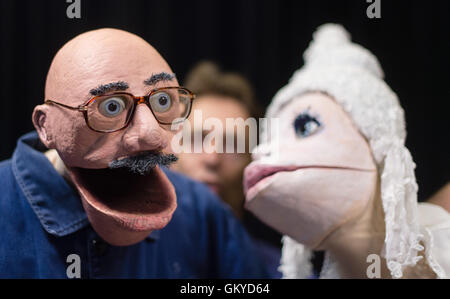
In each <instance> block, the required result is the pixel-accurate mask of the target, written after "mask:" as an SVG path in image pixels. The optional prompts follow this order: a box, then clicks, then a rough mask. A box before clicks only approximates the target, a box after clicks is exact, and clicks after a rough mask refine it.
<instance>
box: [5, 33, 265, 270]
mask: <svg viewBox="0 0 450 299" xmlns="http://www.w3.org/2000/svg"><path fill="white" fill-rule="evenodd" d="M193 99H194V95H193V94H192V93H191V92H190V91H189V90H187V89H185V88H182V87H180V86H179V85H178V82H177V80H176V78H175V75H174V74H173V72H172V70H171V69H170V67H169V65H168V64H167V63H166V61H164V59H163V58H162V57H161V55H160V54H159V53H158V52H157V51H156V50H155V49H154V48H153V47H152V46H151V45H149V44H148V43H147V42H145V41H144V40H143V39H141V38H140V37H138V36H136V35H133V34H130V33H128V32H125V31H121V30H116V29H100V30H95V31H90V32H87V33H84V34H81V35H79V36H77V37H76V38H74V39H73V40H71V41H69V42H68V43H67V44H66V45H64V46H63V48H62V49H61V50H60V51H59V52H58V53H57V54H56V56H55V58H54V60H53V62H52V64H51V66H50V69H49V72H48V76H47V81H46V86H45V101H44V103H43V104H42V105H39V106H37V107H36V108H35V109H34V112H33V116H32V121H33V124H34V126H35V128H36V132H32V133H29V134H27V135H25V136H23V137H22V138H20V139H19V141H18V143H17V148H16V149H15V152H14V154H13V156H12V158H11V159H10V160H6V161H3V162H1V163H0V194H1V195H0V226H1V227H2V233H1V234H0V277H7V278H67V277H68V273H71V271H72V272H73V273H72V274H73V275H69V276H74V277H81V278H109V277H110V278H136V277H137V278H209V277H214V278H245V277H253V278H258V277H264V276H265V273H266V272H265V270H264V269H263V268H262V266H261V264H260V263H259V261H258V260H257V259H256V257H255V256H256V255H255V254H253V248H252V244H251V243H250V241H249V239H248V237H247V235H246V233H245V232H244V231H243V229H242V227H241V226H240V224H239V223H238V222H237V221H236V220H235V219H234V218H233V216H232V215H231V213H230V211H229V210H228V209H227V208H226V207H224V206H223V204H222V203H220V202H219V201H218V200H217V198H216V197H215V196H214V195H212V194H211V193H210V192H209V191H208V189H207V188H206V187H205V186H203V185H201V184H198V183H195V182H193V181H190V180H188V179H186V178H184V177H182V176H180V175H177V174H174V173H172V172H170V171H168V170H167V169H166V168H165V166H168V165H169V164H171V163H174V162H175V161H176V156H175V155H173V154H172V153H171V149H170V146H169V144H170V140H171V138H172V136H173V135H174V134H175V133H176V132H174V131H172V130H171V124H172V123H173V122H179V121H183V119H185V118H186V117H187V116H188V115H189V113H190V109H191V104H192V101H193ZM77 260H78V261H79V263H78V266H79V269H75V268H74V266H76V265H72V262H76V261H77ZM69 266H72V267H71V268H70V269H69V270H68V267H69Z"/></svg>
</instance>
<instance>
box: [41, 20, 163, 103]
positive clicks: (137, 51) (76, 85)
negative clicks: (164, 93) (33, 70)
mask: <svg viewBox="0 0 450 299" xmlns="http://www.w3.org/2000/svg"><path fill="white" fill-rule="evenodd" d="M161 72H164V73H169V74H171V73H172V71H171V69H170V67H169V66H168V64H167V63H166V61H165V60H164V59H163V58H162V57H161V55H160V54H159V53H158V52H157V51H156V50H155V49H154V48H153V47H152V46H151V45H150V44H148V43H147V42H146V41H144V40H143V39H142V38H140V37H138V36H137V35H134V34H131V33H129V32H126V31H122V30H118V29H109V28H107V29H99V30H94V31H89V32H86V33H83V34H81V35H79V36H77V37H75V38H74V39H72V40H70V41H69V42H68V43H66V44H65V45H64V46H63V47H62V48H61V49H60V50H59V51H58V53H57V54H56V56H55V58H54V59H53V62H52V64H51V66H50V69H49V72H48V75H47V81H46V86H45V99H51V100H55V101H59V102H62V103H65V104H69V105H79V104H83V103H84V102H85V101H87V100H88V99H89V97H90V96H92V95H90V91H91V90H92V89H95V88H97V87H98V86H100V85H102V86H104V85H108V84H111V83H117V82H122V83H124V82H125V83H126V85H123V84H122V86H121V87H119V88H121V89H122V90H123V89H125V87H129V89H130V90H131V91H132V92H133V93H136V94H137V95H139V94H141V95H143V94H144V93H145V91H146V85H145V84H144V81H145V80H148V78H149V77H150V76H151V75H152V74H157V73H161ZM110 87H114V86H111V85H110Z"/></svg>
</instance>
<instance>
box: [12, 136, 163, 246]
mask: <svg viewBox="0 0 450 299" xmlns="http://www.w3.org/2000/svg"><path fill="white" fill-rule="evenodd" d="M46 150H47V148H46V147H45V146H44V145H43V144H42V143H41V142H40V140H39V137H38V135H37V133H36V132H31V133H28V134H26V135H24V136H22V137H21V138H20V139H19V141H18V142H17V147H16V150H15V151H14V154H13V157H12V171H13V174H14V177H15V178H16V180H17V183H18V185H19V187H20V189H21V190H22V192H23V194H24V195H25V197H26V199H27V200H28V202H29V203H30V205H31V207H32V208H33V210H34V212H35V214H36V216H37V217H38V218H39V221H40V222H41V224H42V226H43V227H44V229H45V230H46V231H47V232H48V233H50V234H52V235H55V236H58V237H62V236H66V235H69V234H71V233H73V232H75V231H77V230H79V229H81V228H83V227H85V226H87V225H89V220H88V218H87V216H86V213H85V211H84V209H83V206H82V204H81V200H80V196H79V195H78V193H77V191H76V190H74V189H73V188H72V187H70V185H69V184H68V183H67V182H66V181H65V180H64V178H63V177H62V176H61V175H60V174H59V173H58V172H57V171H56V170H55V168H54V167H53V165H52V164H51V163H50V161H49V160H48V159H47V157H46V156H45V155H44V152H45V151H46ZM159 234H160V231H153V232H152V233H151V234H150V235H149V237H148V238H149V239H153V240H156V239H158V238H159Z"/></svg>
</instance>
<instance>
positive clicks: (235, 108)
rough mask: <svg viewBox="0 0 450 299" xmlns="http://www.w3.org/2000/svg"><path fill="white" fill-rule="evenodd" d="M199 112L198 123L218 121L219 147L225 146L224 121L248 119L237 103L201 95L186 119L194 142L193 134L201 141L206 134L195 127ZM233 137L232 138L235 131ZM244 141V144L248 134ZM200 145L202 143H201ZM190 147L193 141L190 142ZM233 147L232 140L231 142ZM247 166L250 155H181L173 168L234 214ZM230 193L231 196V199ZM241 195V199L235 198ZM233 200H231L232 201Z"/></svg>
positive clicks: (240, 202)
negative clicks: (220, 130)
mask: <svg viewBox="0 0 450 299" xmlns="http://www.w3.org/2000/svg"><path fill="white" fill-rule="evenodd" d="M196 110H197V111H201V112H202V119H203V120H205V119H208V118H216V119H218V120H220V122H221V123H222V128H223V138H224V140H223V144H224V145H225V142H226V134H227V132H226V119H227V118H233V119H236V118H242V119H244V120H246V119H247V118H249V117H250V115H249V112H248V111H247V109H246V108H245V107H244V105H242V104H241V103H239V101H238V100H237V99H234V98H230V97H224V96H217V95H204V96H200V97H198V98H197V99H196V100H195V101H194V106H193V111H192V113H191V116H190V118H189V121H190V123H191V128H192V132H191V136H192V138H194V136H195V132H196V131H197V132H199V131H200V135H201V136H203V137H205V136H206V135H207V134H208V133H209V131H206V130H204V129H203V128H202V127H195V121H194V116H195V113H194V112H195V111H196ZM230 133H233V134H234V136H235V137H234V138H237V137H236V135H237V134H236V130H235V131H234V132H228V134H230ZM245 138H246V139H247V140H248V134H246V136H245ZM201 141H203V140H201ZM192 144H194V140H192ZM234 144H235V146H236V145H237V142H236V139H235V142H234ZM249 162H250V155H249V153H248V151H247V152H246V153H236V151H235V152H234V153H217V152H216V151H212V153H206V152H205V151H203V152H201V153H182V154H180V155H179V160H178V162H177V163H176V164H175V165H174V168H175V169H176V170H178V171H180V172H182V173H184V174H186V175H187V176H189V177H191V178H193V179H195V180H198V181H200V182H203V183H206V184H207V185H208V186H209V187H210V188H211V189H212V190H213V191H214V192H216V193H217V194H219V195H221V196H222V198H223V199H224V200H225V201H226V202H228V203H229V204H230V205H231V206H232V207H233V208H235V211H237V209H239V208H240V206H241V205H242V200H243V197H242V175H243V170H244V168H245V166H246V165H247V164H248V163H249ZM230 193H234V194H233V195H231V194H230ZM239 194H241V196H238V195H239ZM233 197H234V198H233Z"/></svg>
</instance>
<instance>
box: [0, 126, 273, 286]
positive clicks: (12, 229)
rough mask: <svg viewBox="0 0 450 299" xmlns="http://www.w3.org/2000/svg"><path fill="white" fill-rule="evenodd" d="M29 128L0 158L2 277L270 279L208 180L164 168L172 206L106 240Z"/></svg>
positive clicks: (250, 244)
mask: <svg viewBox="0 0 450 299" xmlns="http://www.w3.org/2000/svg"><path fill="white" fill-rule="evenodd" d="M45 150H46V149H45V148H44V146H43V145H42V144H41V143H40V141H39V139H38V137H37V134H36V133H35V132H33V133H29V134H27V135H25V136H23V137H22V138H20V139H19V141H18V144H17V147H16V149H15V152H14V154H13V156H12V158H11V159H10V160H6V161H3V162H0V278H67V274H66V271H67V268H68V266H70V265H71V262H73V260H69V262H68V260H67V257H68V256H69V255H72V254H76V255H78V256H79V257H80V260H81V264H80V266H81V267H80V270H81V277H82V278H268V277H267V274H266V273H267V272H266V270H265V268H264V266H263V264H262V263H261V262H260V260H258V258H257V256H256V255H255V254H254V252H255V251H254V248H253V244H252V243H251V241H250V239H249V237H248V235H247V233H246V232H245V231H244V229H243V227H242V226H241V224H240V223H239V222H238V220H237V219H236V218H234V216H233V215H232V213H231V211H230V209H229V208H228V207H226V206H225V205H224V204H223V203H221V202H220V201H219V200H218V199H217V198H216V197H215V196H214V195H213V194H212V193H211V192H210V191H209V190H208V188H207V187H206V186H204V185H202V184H200V183H196V182H194V181H191V180H189V179H187V178H185V177H184V176H182V175H179V174H175V173H173V172H171V171H168V170H165V172H166V174H167V176H168V178H169V179H170V181H171V182H172V184H173V185H174V186H175V189H176V194H177V202H178V207H177V209H176V211H175V213H174V215H173V218H172V220H171V222H170V223H169V224H168V225H167V226H166V227H165V228H164V229H162V230H160V231H154V232H152V233H151V234H150V235H149V236H148V238H147V239H145V240H143V241H142V242H140V243H138V244H135V245H132V246H128V247H115V246H111V245H109V244H107V243H105V242H104V241H102V239H101V238H100V237H99V236H98V235H97V233H96V232H95V231H94V230H93V229H92V227H91V225H90V223H89V221H88V219H87V216H86V214H85V212H84V210H83V208H82V204H81V200H80V197H79V195H78V193H77V192H76V191H75V190H74V189H72V188H71V187H70V186H69V185H68V184H67V183H66V181H65V180H64V179H63V178H62V176H60V175H59V174H58V173H57V172H56V170H55V169H54V167H53V166H52V165H51V163H50V162H49V161H48V159H47V158H46V156H45V155H44V154H43V151H45Z"/></svg>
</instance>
